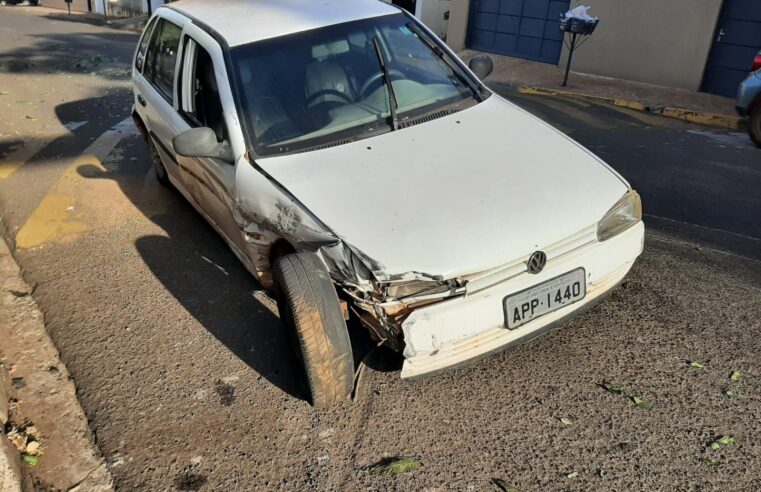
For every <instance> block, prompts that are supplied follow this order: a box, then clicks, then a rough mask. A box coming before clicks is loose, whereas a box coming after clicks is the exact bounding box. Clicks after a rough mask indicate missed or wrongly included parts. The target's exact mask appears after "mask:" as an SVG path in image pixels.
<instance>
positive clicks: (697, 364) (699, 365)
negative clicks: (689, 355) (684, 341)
mask: <svg viewBox="0 0 761 492" xmlns="http://www.w3.org/2000/svg"><path fill="white" fill-rule="evenodd" d="M690 367H694V368H695V369H703V368H704V367H705V366H704V365H703V364H701V363H700V362H698V361H696V360H693V361H692V362H690Z"/></svg>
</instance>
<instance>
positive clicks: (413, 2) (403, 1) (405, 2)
mask: <svg viewBox="0 0 761 492" xmlns="http://www.w3.org/2000/svg"><path fill="white" fill-rule="evenodd" d="M391 3H393V4H394V5H398V6H399V7H401V8H403V9H404V10H406V11H407V12H409V13H410V14H412V15H415V7H416V6H417V0H393V1H392V2H391Z"/></svg>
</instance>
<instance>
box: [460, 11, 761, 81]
mask: <svg viewBox="0 0 761 492" xmlns="http://www.w3.org/2000/svg"><path fill="white" fill-rule="evenodd" d="M758 1H761V0H758ZM576 3H577V2H575V1H572V2H571V4H572V5H576ZM582 3H583V4H584V5H589V6H590V7H591V8H590V11H589V12H590V14H591V15H594V16H595V17H599V18H600V24H599V25H598V26H597V30H596V31H595V33H594V34H593V35H592V37H591V39H589V40H588V41H586V42H585V44H584V46H582V47H581V48H580V49H579V51H577V52H576V53H574V55H573V65H572V69H573V70H575V71H578V72H585V73H591V74H596V75H605V76H608V77H617V78H622V79H629V80H637V81H641V82H649V83H652V84H659V85H665V86H669V87H679V88H682V89H689V90H697V89H699V88H700V83H701V81H702V78H703V69H704V68H705V63H706V60H707V59H708V53H709V51H710V49H711V41H712V38H713V32H714V28H715V27H716V20H717V19H718V16H719V10H720V9H721V3H722V0H636V1H635V0H584V1H583V2H582ZM469 4H470V2H469V0H452V4H451V5H452V8H451V13H450V18H449V29H448V34H447V44H449V46H451V47H452V48H453V49H455V50H460V49H462V48H464V47H465V36H466V31H467V25H468V7H469ZM566 57H567V50H566V49H565V48H563V54H562V56H561V57H560V63H561V65H563V66H565V60H566Z"/></svg>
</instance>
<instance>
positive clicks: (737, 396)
mask: <svg viewBox="0 0 761 492" xmlns="http://www.w3.org/2000/svg"><path fill="white" fill-rule="evenodd" d="M724 394H725V395H727V396H728V397H730V398H732V399H733V400H742V396H740V393H738V392H737V391H731V390H729V391H725V392H724Z"/></svg>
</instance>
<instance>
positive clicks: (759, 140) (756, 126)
mask: <svg viewBox="0 0 761 492" xmlns="http://www.w3.org/2000/svg"><path fill="white" fill-rule="evenodd" d="M748 133H749V134H750V139H751V140H753V143H754V144H756V145H757V146H759V147H761V104H757V105H756V107H755V108H753V112H752V113H751V114H750V122H749V124H748Z"/></svg>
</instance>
